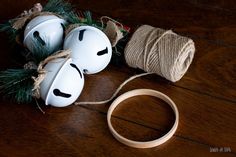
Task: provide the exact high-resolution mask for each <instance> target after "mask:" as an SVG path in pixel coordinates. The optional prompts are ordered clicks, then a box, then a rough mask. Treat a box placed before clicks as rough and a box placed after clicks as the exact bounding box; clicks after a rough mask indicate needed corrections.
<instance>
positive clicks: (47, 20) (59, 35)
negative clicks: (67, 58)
mask: <svg viewBox="0 0 236 157" xmlns="http://www.w3.org/2000/svg"><path fill="white" fill-rule="evenodd" d="M65 24H66V21H65V20H63V19H61V18H59V17H57V16H55V15H42V16H37V17H35V18H33V19H32V20H31V21H30V22H29V23H28V24H27V25H26V28H25V31H24V41H23V43H24V45H25V46H26V47H27V48H28V49H29V50H30V51H31V52H33V51H35V49H37V46H35V44H41V46H47V49H49V51H50V52H54V51H57V50H58V49H60V48H61V46H62V44H63V36H64V30H65V26H64V25H65Z"/></svg>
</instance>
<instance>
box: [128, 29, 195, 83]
mask: <svg viewBox="0 0 236 157" xmlns="http://www.w3.org/2000/svg"><path fill="white" fill-rule="evenodd" d="M194 52H195V46H194V42H193V41H192V39H189V38H187V37H183V36H180V35H177V34H176V33H174V32H172V31H171V30H163V29H160V28H154V27H152V26H149V25H143V26H141V27H139V28H138V29H137V30H136V32H135V33H134V34H133V36H132V38H131V40H130V41H129V42H128V44H127V46H126V48H125V60H126V63H127V64H128V65H129V66H130V67H133V68H140V69H143V70H144V71H146V72H150V73H156V74H158V75H160V76H162V77H164V78H166V79H168V80H170V81H172V82H176V81H178V80H180V79H181V78H182V76H183V75H184V74H185V72H186V71H187V69H188V67H189V66H190V64H191V62H192V60H193V56H194Z"/></svg>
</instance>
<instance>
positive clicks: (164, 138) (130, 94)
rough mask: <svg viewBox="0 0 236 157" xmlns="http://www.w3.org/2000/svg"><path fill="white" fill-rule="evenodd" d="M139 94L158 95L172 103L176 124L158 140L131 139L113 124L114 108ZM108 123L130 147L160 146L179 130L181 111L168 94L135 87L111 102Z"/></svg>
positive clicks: (115, 133) (111, 129)
mask: <svg viewBox="0 0 236 157" xmlns="http://www.w3.org/2000/svg"><path fill="white" fill-rule="evenodd" d="M139 95H149V96H153V97H157V98H159V99H162V100H163V101H165V102H166V103H168V104H169V105H170V107H171V108H172V110H173V111H174V113H175V122H174V125H173V126H172V128H171V129H170V130H169V132H167V133H166V134H165V135H164V136H162V137H160V138H158V139H156V140H153V141H147V142H140V141H133V140H129V139H127V138H125V137H123V136H121V135H120V134H118V133H117V132H116V131H115V129H114V128H113V126H112V124H111V115H112V112H113V111H114V109H115V108H116V107H117V106H118V105H119V104H120V103H121V102H122V101H124V100H126V99H128V98H131V97H134V96H139ZM107 123H108V127H109V129H110V131H111V133H112V135H113V136H114V137H115V138H116V139H117V140H118V141H120V142H121V143H123V144H125V145H127V146H130V147H134V148H152V147H156V146H159V145H161V144H163V143H165V142H166V141H167V140H169V139H170V138H171V137H172V136H173V135H174V133H175V131H176V130H177V127H178V123H179V112H178V109H177V107H176V105H175V103H174V102H173V101H172V100H171V99H170V98H169V97H168V96H167V95H165V94H163V93H161V92H158V91H155V90H151V89H135V90H132V91H129V92H126V93H124V94H122V95H121V96H119V97H118V98H117V99H116V100H115V101H114V102H113V103H112V104H111V106H110V107H109V109H108V112H107Z"/></svg>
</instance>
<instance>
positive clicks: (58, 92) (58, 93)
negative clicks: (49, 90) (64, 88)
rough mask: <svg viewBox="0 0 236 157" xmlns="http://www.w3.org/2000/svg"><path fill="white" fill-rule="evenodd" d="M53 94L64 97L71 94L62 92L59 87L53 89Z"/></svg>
mask: <svg viewBox="0 0 236 157" xmlns="http://www.w3.org/2000/svg"><path fill="white" fill-rule="evenodd" d="M53 94H54V95H56V96H60V97H64V98H69V97H71V94H67V93H63V92H61V91H60V90H59V89H54V90H53Z"/></svg>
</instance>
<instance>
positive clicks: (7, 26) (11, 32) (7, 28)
mask: <svg viewBox="0 0 236 157" xmlns="http://www.w3.org/2000/svg"><path fill="white" fill-rule="evenodd" d="M0 32H6V34H7V35H8V38H9V41H10V42H11V43H12V44H15V43H16V37H17V35H18V34H19V31H18V30H16V29H14V28H13V27H12V22H11V20H9V21H7V22H5V23H2V24H0Z"/></svg>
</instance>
